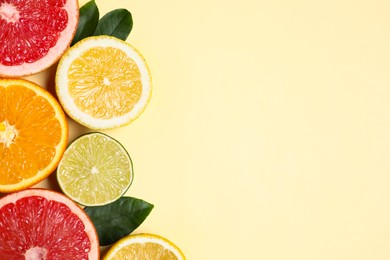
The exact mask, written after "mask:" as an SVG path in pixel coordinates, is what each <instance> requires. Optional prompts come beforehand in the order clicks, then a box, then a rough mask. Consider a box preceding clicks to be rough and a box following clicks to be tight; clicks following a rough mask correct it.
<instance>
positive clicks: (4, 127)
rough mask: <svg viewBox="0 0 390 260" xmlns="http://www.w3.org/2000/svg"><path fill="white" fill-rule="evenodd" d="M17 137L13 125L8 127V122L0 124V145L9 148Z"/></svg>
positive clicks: (16, 131)
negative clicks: (2, 144)
mask: <svg viewBox="0 0 390 260" xmlns="http://www.w3.org/2000/svg"><path fill="white" fill-rule="evenodd" d="M17 136H18V130H17V129H16V128H15V126H14V125H10V124H9V123H8V121H7V120H6V121H3V122H0V143H4V144H5V146H6V147H10V146H11V144H13V143H14V141H15V138H16V137H17Z"/></svg>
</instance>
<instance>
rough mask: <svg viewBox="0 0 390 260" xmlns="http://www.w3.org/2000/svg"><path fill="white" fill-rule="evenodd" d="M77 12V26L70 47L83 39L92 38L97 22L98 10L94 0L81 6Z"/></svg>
mask: <svg viewBox="0 0 390 260" xmlns="http://www.w3.org/2000/svg"><path fill="white" fill-rule="evenodd" d="M79 12H80V14H79V24H78V26H77V30H76V34H75V36H74V38H73V41H72V43H71V44H70V45H71V46H72V45H74V44H75V43H76V42H78V41H80V40H81V39H84V38H85V37H88V36H92V35H93V33H94V32H95V29H96V26H97V24H98V22H99V9H98V7H97V5H96V3H95V1H94V0H91V1H89V2H88V3H86V4H85V5H83V6H82V7H81V8H80V10H79Z"/></svg>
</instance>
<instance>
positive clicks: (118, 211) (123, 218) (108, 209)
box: [84, 197, 154, 246]
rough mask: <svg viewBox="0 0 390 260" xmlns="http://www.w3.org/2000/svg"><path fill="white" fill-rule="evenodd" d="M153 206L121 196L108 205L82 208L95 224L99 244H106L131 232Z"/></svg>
mask: <svg viewBox="0 0 390 260" xmlns="http://www.w3.org/2000/svg"><path fill="white" fill-rule="evenodd" d="M153 207H154V206H153V205H152V204H150V203H148V202H146V201H144V200H141V199H137V198H133V197H122V198H120V199H118V200H116V201H114V202H112V203H110V204H108V205H105V206H97V207H86V208H84V210H85V212H86V213H87V214H88V216H89V217H90V218H91V220H92V222H93V224H94V225H95V228H96V231H97V233H98V236H99V243H100V245H101V246H106V245H110V244H112V243H115V242H116V241H118V240H119V239H121V238H123V237H125V236H127V235H129V234H130V233H131V232H133V231H134V230H135V229H136V228H137V227H139V226H140V225H141V224H142V222H144V220H145V219H146V217H147V216H148V215H149V213H150V212H151V211H152V209H153Z"/></svg>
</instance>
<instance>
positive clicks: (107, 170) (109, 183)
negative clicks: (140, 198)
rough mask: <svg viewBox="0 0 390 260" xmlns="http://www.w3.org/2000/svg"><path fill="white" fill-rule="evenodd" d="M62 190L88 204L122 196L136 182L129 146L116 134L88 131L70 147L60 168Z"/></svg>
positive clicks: (77, 200)
mask: <svg viewBox="0 0 390 260" xmlns="http://www.w3.org/2000/svg"><path fill="white" fill-rule="evenodd" d="M57 180H58V184H59V186H60V188H61V190H62V191H63V192H64V193H65V194H66V195H68V196H69V197H70V198H71V199H73V200H74V201H76V202H77V203H79V204H81V205H85V206H101V205H106V204H108V203H110V202H113V201H115V200H117V199H119V198H120V197H121V196H122V195H123V194H124V193H125V192H126V191H127V189H128V188H129V187H130V185H131V183H132V181H133V164H132V161H131V159H130V156H129V154H128V153H127V151H126V149H125V148H124V147H123V146H122V145H121V144H120V143H119V142H118V141H116V140H115V139H113V138H112V137H110V136H108V135H106V134H102V133H88V134H85V135H82V136H80V137H78V138H77V139H76V140H74V141H73V142H72V143H71V144H70V145H69V146H68V148H67V149H66V151H65V153H64V156H63V158H62V159H61V162H60V163H59V165H58V168H57Z"/></svg>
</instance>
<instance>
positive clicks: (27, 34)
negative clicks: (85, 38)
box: [0, 0, 79, 77]
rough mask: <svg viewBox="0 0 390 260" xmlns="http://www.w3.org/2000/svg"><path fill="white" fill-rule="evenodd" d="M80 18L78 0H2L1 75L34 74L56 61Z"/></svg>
mask: <svg viewBox="0 0 390 260" xmlns="http://www.w3.org/2000/svg"><path fill="white" fill-rule="evenodd" d="M78 18H79V11H78V1H77V0H26V1H19V0H0V76H3V77H21V76H26V75H31V74H35V73H38V72H40V71H42V70H44V69H46V68H48V67H49V66H51V65H52V64H54V63H55V62H56V61H57V60H58V59H59V58H60V57H61V55H62V54H63V53H64V51H65V50H66V49H67V48H68V47H69V44H70V42H71V41H72V39H73V36H74V34H75V32H76V28H77V24H78Z"/></svg>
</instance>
